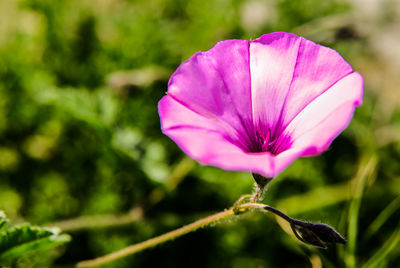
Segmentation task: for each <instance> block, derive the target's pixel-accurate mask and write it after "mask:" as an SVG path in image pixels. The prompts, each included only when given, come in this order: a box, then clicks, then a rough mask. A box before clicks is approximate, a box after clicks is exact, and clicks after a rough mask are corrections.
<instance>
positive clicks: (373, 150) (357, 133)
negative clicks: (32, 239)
mask: <svg viewBox="0 0 400 268" xmlns="http://www.w3.org/2000/svg"><path fill="white" fill-rule="evenodd" d="M399 23H400V8H399V4H398V1H357V0H352V1H344V0H343V1H320V0H298V1H290V0H275V1H272V0H271V1H261V0H253V1H242V0H234V1H228V0H215V1H211V0H191V1H184V0H176V1H173V0H146V1H133V0H131V1H128V0H79V1H78V0H60V1H51V0H22V1H16V0H15V1H14V0H2V1H0V210H4V211H5V213H6V214H7V215H8V217H9V218H10V219H11V220H12V221H13V222H15V223H22V222H30V223H32V224H34V225H38V226H59V227H60V228H61V229H62V230H63V231H65V232H66V233H69V234H71V236H72V239H73V240H72V241H71V242H70V243H69V244H67V245H66V246H65V247H61V248H58V249H57V250H53V251H49V252H47V254H44V255H43V256H42V255H41V256H33V257H32V256H30V257H27V259H24V260H20V261H19V262H18V264H17V265H18V266H20V267H45V266H46V265H48V266H50V264H49V263H51V262H53V264H52V267H69V266H68V265H72V264H74V263H77V262H78V261H80V260H84V259H90V258H94V257H98V256H101V255H104V254H107V253H110V252H112V251H115V250H118V249H121V248H123V247H125V246H128V245H131V244H134V243H137V242H140V241H143V240H145V239H147V238H150V237H153V236H156V235H159V234H162V233H164V232H166V231H169V230H172V229H174V228H177V227H180V226H182V225H184V224H187V223H190V222H192V221H194V220H196V219H199V218H201V217H204V216H207V215H209V214H211V213H214V212H217V211H222V210H224V209H226V208H228V207H230V206H231V205H232V204H233V202H234V201H235V200H236V199H237V198H239V197H240V196H241V195H243V194H247V193H250V192H251V191H252V189H253V180H252V178H251V175H250V174H248V173H240V172H228V171H223V170H219V169H217V168H213V167H204V166H200V165H199V164H197V163H195V162H194V161H193V160H190V159H189V158H187V157H186V156H185V155H184V154H183V153H182V152H181V151H180V149H179V148H178V147H177V146H176V145H175V144H174V143H173V142H172V141H170V140H169V139H168V138H167V137H166V136H164V135H162V133H161V131H160V124H159V117H158V112H157V102H158V101H159V99H160V98H161V97H162V96H163V95H164V94H165V92H166V90H167V81H168V78H169V76H170V74H171V73H172V72H173V71H174V70H175V69H176V68H177V66H179V64H180V63H181V62H182V61H184V60H186V59H188V58H189V57H190V56H191V55H192V54H194V53H195V52H197V51H199V50H203V51H204V50H208V49H210V48H211V47H212V46H213V45H214V44H215V43H216V42H218V41H220V40H224V39H230V38H241V39H255V38H257V37H259V36H260V35H262V34H264V33H268V32H273V31H289V32H294V33H296V34H298V35H302V36H304V37H306V38H308V39H311V40H313V41H315V42H317V43H321V44H323V45H326V46H329V47H332V48H334V49H336V50H337V51H338V52H339V53H340V54H341V55H343V57H344V58H345V59H346V60H347V61H348V62H349V63H350V64H351V65H352V66H353V67H354V69H355V70H356V71H358V72H360V73H361V74H362V75H363V76H364V79H365V94H364V105H363V106H362V107H359V108H357V109H356V112H355V115H354V119H353V121H352V122H351V124H350V126H349V127H348V128H347V129H346V130H345V131H344V132H343V133H342V134H341V135H340V136H339V137H338V138H337V139H336V140H335V141H334V142H333V143H332V145H331V147H330V149H329V150H327V151H326V152H325V153H323V154H322V155H320V156H318V157H314V158H302V159H298V160H297V161H296V162H295V163H293V164H292V165H291V166H290V167H289V168H288V169H287V170H285V171H284V172H283V173H282V174H280V175H279V176H278V177H277V178H276V179H274V181H273V182H272V183H271V185H270V187H269V190H268V192H267V194H266V195H265V198H264V202H265V203H267V204H270V205H272V206H275V207H277V208H279V209H281V210H282V211H284V212H286V213H288V214H289V215H290V216H293V217H295V218H298V219H302V220H310V221H316V222H324V223H327V224H330V225H331V226H334V227H335V228H336V229H337V230H338V231H339V232H341V233H342V234H343V235H344V236H345V237H346V238H347V239H348V244H347V245H346V246H343V245H339V246H336V245H331V246H330V247H329V248H328V249H327V250H321V249H316V248H312V247H309V246H305V245H304V244H301V243H300V242H298V241H296V239H294V238H293V236H292V235H291V234H287V233H285V231H284V230H286V229H287V226H286V225H285V224H284V223H283V222H280V221H276V219H275V218H274V217H272V216H271V215H269V214H265V213H260V212H251V213H247V214H246V215H243V216H240V217H238V218H235V219H232V220H229V221H224V222H222V223H219V224H217V225H216V226H214V227H212V228H203V229H201V230H198V231H196V232H194V233H191V234H188V235H186V236H185V237H181V238H178V239H176V240H174V241H172V242H168V243H165V244H163V245H160V246H157V247H156V248H154V249H150V250H147V251H144V252H142V253H139V254H136V255H134V256H131V257H128V258H126V259H123V260H121V261H118V262H115V263H114V264H113V265H112V266H115V267H322V266H323V267H361V266H362V265H364V266H365V267H397V266H399V265H400V247H399V242H400V231H399V229H400V227H399V226H400V213H399V211H400V210H399V208H400V198H399V194H400V183H399V177H400V165H399V160H400V109H399V107H400V105H399V103H400V90H399V84H400V71H399V70H400V64H399V62H400V48H399V45H398V44H399V43H400V33H399V30H398V29H399V25H400V24H399ZM285 228H286V229H285ZM44 259H48V261H47V262H45V261H43V260H44Z"/></svg>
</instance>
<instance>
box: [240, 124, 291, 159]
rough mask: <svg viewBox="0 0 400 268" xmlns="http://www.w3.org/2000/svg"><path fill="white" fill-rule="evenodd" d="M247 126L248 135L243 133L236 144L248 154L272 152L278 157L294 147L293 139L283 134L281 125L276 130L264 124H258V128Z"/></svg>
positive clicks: (251, 125)
mask: <svg viewBox="0 0 400 268" xmlns="http://www.w3.org/2000/svg"><path fill="white" fill-rule="evenodd" d="M245 126H246V127H244V128H245V132H246V133H241V134H240V138H238V139H237V140H236V141H234V143H235V144H237V145H238V146H239V147H240V148H242V150H244V151H246V152H249V153H264V152H270V153H271V154H273V155H278V154H280V153H282V152H283V151H285V150H287V149H289V148H290V146H291V145H292V140H291V137H290V136H289V135H286V134H283V133H282V132H283V131H282V130H283V128H282V127H281V125H278V126H277V127H275V128H270V127H267V126H265V125H263V124H258V126H254V125H253V124H245Z"/></svg>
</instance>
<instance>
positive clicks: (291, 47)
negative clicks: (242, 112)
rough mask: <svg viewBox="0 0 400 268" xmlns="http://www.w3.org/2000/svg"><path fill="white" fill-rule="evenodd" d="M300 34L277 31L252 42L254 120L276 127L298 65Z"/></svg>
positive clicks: (251, 63)
mask: <svg viewBox="0 0 400 268" xmlns="http://www.w3.org/2000/svg"><path fill="white" fill-rule="evenodd" d="M300 41H301V38H300V37H298V36H296V35H294V34H290V33H284V32H277V33H271V34H266V35H263V36H261V37H260V38H258V39H256V40H254V41H252V42H251V43H250V72H251V98H252V102H253V110H252V113H253V119H254V124H257V125H258V124H259V123H260V122H261V123H262V122H264V123H265V122H268V124H269V126H267V127H269V128H271V129H275V128H276V125H277V124H278V120H279V117H280V111H281V110H282V107H283V105H284V101H285V98H286V95H287V92H288V90H289V88H290V83H291V81H292V77H293V71H294V69H295V66H296V59H297V54H298V50H299V45H300Z"/></svg>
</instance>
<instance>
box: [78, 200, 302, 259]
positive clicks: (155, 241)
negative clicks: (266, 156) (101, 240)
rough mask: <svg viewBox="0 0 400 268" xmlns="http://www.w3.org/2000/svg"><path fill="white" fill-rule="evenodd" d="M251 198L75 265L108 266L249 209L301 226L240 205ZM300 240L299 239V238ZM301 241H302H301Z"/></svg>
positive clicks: (257, 205)
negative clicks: (161, 233)
mask: <svg viewBox="0 0 400 268" xmlns="http://www.w3.org/2000/svg"><path fill="white" fill-rule="evenodd" d="M251 198H252V196H250V195H245V196H242V197H241V198H239V199H238V201H236V202H235V204H234V206H233V207H232V208H230V209H228V210H225V211H223V212H219V213H217V214H214V215H211V216H209V217H206V218H204V219H200V220H198V221H195V222H193V223H191V224H188V225H185V226H183V227H181V228H178V229H176V230H174V231H171V232H168V233H165V234H163V235H160V236H157V237H154V238H151V239H149V240H146V241H143V242H140V243H138V244H135V245H132V246H129V247H126V248H124V249H121V250H119V251H116V252H113V253H111V254H108V255H105V256H102V257H99V258H96V259H93V260H86V261H81V262H79V263H78V264H77V267H94V266H99V265H104V264H108V263H110V262H113V261H115V260H118V259H121V258H124V257H126V256H129V255H132V254H135V253H137V252H140V251H143V250H145V249H148V248H151V247H154V246H157V245H159V244H162V243H165V242H167V241H169V240H173V239H175V238H178V237H180V236H183V235H185V234H187V233H190V232H193V231H196V230H198V229H200V228H202V227H205V226H207V225H210V224H212V223H216V222H219V221H221V220H223V219H226V218H230V217H233V216H235V215H239V214H243V213H246V212H248V211H249V210H251V209H260V210H266V211H269V212H272V213H274V214H275V215H277V216H279V217H281V218H283V219H285V220H286V221H288V222H289V223H290V224H299V225H302V223H303V222H301V221H298V220H295V219H293V218H291V217H289V216H287V215H286V214H284V213H283V212H281V211H280V210H277V209H275V208H273V207H270V206H268V205H265V204H260V203H254V202H250V203H242V202H244V201H246V200H249V199H251ZM299 239H301V238H299ZM301 240H302V239H301Z"/></svg>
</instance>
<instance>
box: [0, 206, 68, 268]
mask: <svg viewBox="0 0 400 268" xmlns="http://www.w3.org/2000/svg"><path fill="white" fill-rule="evenodd" d="M7 224H8V220H7V219H6V218H5V216H4V214H3V213H0V231H1V232H0V265H11V264H13V263H15V262H16V261H17V260H18V259H20V258H22V257H27V256H31V255H32V254H33V253H38V252H41V253H40V254H43V255H46V253H47V252H46V251H47V250H49V249H50V248H54V247H57V246H59V245H62V244H65V243H67V242H69V241H70V240H71V238H70V236H69V235H66V234H59V232H58V230H55V229H54V230H53V229H46V228H39V227H33V226H31V225H29V224H24V225H21V226H14V227H11V228H9V229H7V230H6V229H5V226H6V225H7Z"/></svg>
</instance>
